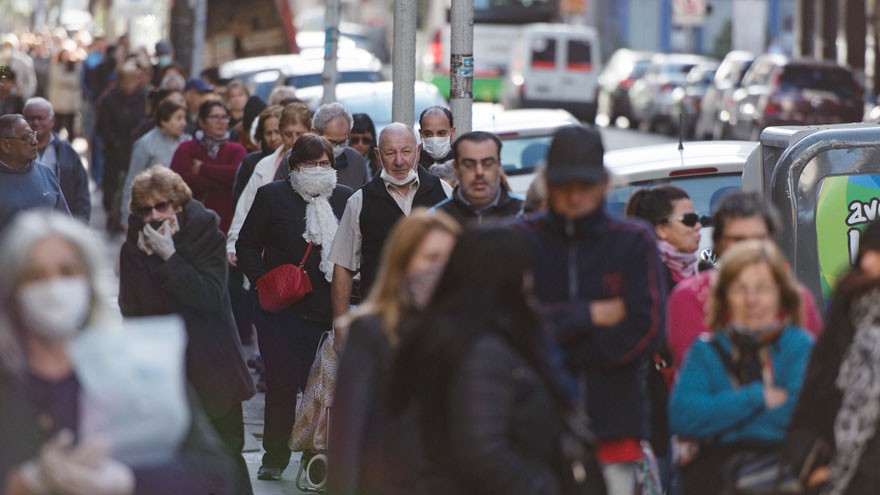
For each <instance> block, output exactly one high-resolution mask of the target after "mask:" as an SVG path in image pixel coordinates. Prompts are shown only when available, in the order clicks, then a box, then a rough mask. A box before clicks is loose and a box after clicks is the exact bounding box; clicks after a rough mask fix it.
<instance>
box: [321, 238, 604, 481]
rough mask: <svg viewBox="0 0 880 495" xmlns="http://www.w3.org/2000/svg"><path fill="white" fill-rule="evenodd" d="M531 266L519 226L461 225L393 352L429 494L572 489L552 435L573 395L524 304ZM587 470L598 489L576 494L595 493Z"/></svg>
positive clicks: (395, 394) (395, 400) (556, 435)
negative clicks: (412, 409) (414, 419)
mask: <svg viewBox="0 0 880 495" xmlns="http://www.w3.org/2000/svg"><path fill="white" fill-rule="evenodd" d="M531 266H532V262H531V255H530V250H529V247H528V244H527V242H526V240H525V239H524V238H523V237H522V235H521V234H520V233H519V232H517V231H515V230H512V229H505V228H501V227H491V228H475V229H472V230H466V231H465V232H464V233H463V234H462V235H461V237H460V238H459V241H458V243H457V244H456V246H455V248H454V249H453V251H452V254H451V255H450V257H449V261H448V263H447V265H446V269H445V271H444V273H443V275H442V277H441V278H440V282H439V284H438V286H437V289H436V291H435V292H434V295H433V296H432V298H431V300H430V302H429V303H428V306H427V308H426V309H425V311H424V313H423V314H422V316H421V317H420V318H419V320H418V322H417V324H416V325H414V326H413V328H412V330H411V331H410V333H409V334H407V335H406V336H405V337H404V338H403V341H402V343H401V345H400V347H399V348H398V351H397V353H396V354H395V359H394V362H393V363H392V368H391V377H392V378H391V384H390V386H389V393H388V394H387V397H388V400H389V401H390V407H391V411H392V413H395V412H401V411H403V410H405V408H406V407H408V405H409V404H410V403H411V402H415V405H416V408H417V410H418V414H419V420H420V427H421V436H422V440H423V442H424V444H425V450H426V456H427V468H426V474H425V475H424V477H425V481H426V483H427V486H428V491H429V493H430V494H431V495H441V494H442V495H453V494H459V493H460V494H464V493H480V494H488V495H491V494H498V495H501V494H505V495H509V494H524V495H525V494H560V493H574V492H569V491H568V490H566V487H570V486H571V483H570V480H571V475H570V474H566V470H567V469H570V467H571V464H570V463H567V462H565V461H564V460H563V459H564V456H563V452H562V448H561V441H560V438H561V436H562V434H563V430H564V428H563V413H564V411H566V410H568V409H569V408H570V407H571V406H572V403H573V400H572V398H570V396H569V395H568V394H567V393H566V392H565V391H564V389H563V381H562V380H561V375H560V374H559V373H557V372H554V371H553V370H554V367H553V366H552V364H551V362H552V361H551V359H550V356H549V353H550V349H551V347H550V344H549V341H548V340H547V339H546V338H545V336H544V334H543V332H542V326H541V323H540V320H539V318H538V316H537V314H536V312H535V310H534V309H533V308H532V305H531V304H530V302H529V299H530V295H529V292H530V288H531V274H530V269H531ZM331 431H332V427H331ZM331 445H332V444H331ZM584 466H585V467H586V468H587V469H589V470H590V471H591V473H590V474H589V475H588V476H587V479H588V483H595V484H596V485H595V486H585V487H584V489H585V491H583V492H577V493H601V492H602V491H603V488H604V485H603V484H602V477H601V476H599V475H598V472H599V467H598V464H597V463H596V461H595V458H593V459H591V461H590V462H589V464H584ZM592 490H597V491H592Z"/></svg>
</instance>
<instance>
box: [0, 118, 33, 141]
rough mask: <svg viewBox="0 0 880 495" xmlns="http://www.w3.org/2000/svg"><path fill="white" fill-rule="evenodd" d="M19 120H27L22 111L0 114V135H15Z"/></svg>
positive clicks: (9, 136) (8, 136)
mask: <svg viewBox="0 0 880 495" xmlns="http://www.w3.org/2000/svg"><path fill="white" fill-rule="evenodd" d="M19 120H24V121H25V122H27V120H25V118H24V115H22V114H20V113H7V114H6V115H3V116H0V137H5V138H11V137H15V129H14V127H15V124H16V123H17V122H18V121H19Z"/></svg>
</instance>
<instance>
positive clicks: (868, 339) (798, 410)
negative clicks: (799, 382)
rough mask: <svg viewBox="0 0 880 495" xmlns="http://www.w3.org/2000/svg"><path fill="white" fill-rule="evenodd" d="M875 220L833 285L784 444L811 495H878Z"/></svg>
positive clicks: (878, 248)
mask: <svg viewBox="0 0 880 495" xmlns="http://www.w3.org/2000/svg"><path fill="white" fill-rule="evenodd" d="M877 308H880V222H874V223H872V224H870V225H868V227H867V228H866V229H865V232H864V233H863V234H862V238H861V241H860V245H859V255H858V259H857V261H856V265H855V266H854V267H853V268H852V270H851V271H850V272H849V273H848V274H847V275H846V276H845V277H844V278H843V279H842V280H841V281H840V282H839V283H838V285H837V293H836V294H835V296H834V299H833V300H832V303H831V306H830V307H829V309H828V316H827V319H826V323H825V331H824V332H823V333H822V334H821V335H819V338H818V340H817V341H816V344H815V345H814V346H813V352H812V354H811V355H810V363H809V365H808V366H807V371H806V374H805V376H804V383H803V387H802V389H801V395H800V398H799V400H798V403H797V406H796V407H795V409H794V413H793V415H792V418H791V424H790V425H789V429H788V435H787V438H786V448H785V452H786V456H787V458H788V460H789V461H790V462H791V463H792V464H793V466H794V468H795V469H794V471H795V473H800V475H801V480H802V481H803V482H804V483H805V485H806V486H807V487H808V488H809V489H810V490H812V491H811V492H810V493H820V492H821V493H833V494H845V495H860V494H866V493H878V492H880V473H878V471H877V466H878V465H880V437H878V435H877V429H878V427H880V421H878V411H880V381H878V380H880V376H878V375H880V362H878V360H877V357H876V356H877V348H878V346H880V313H878V309H877Z"/></svg>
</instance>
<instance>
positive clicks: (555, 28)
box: [501, 24, 602, 122]
mask: <svg viewBox="0 0 880 495" xmlns="http://www.w3.org/2000/svg"><path fill="white" fill-rule="evenodd" d="M601 69H602V62H601V55H600V50H599V36H598V34H597V33H596V30H595V29H593V28H592V27H587V26H573V25H569V24H529V25H527V26H524V27H523V29H522V33H521V34H520V37H519V40H518V41H517V43H516V44H515V45H514V46H513V50H512V52H511V61H510V65H509V69H508V74H507V76H506V77H505V78H504V82H503V84H502V89H501V102H502V103H503V104H504V107H505V108H528V107H533V108H534V107H538V108H541V107H543V108H564V109H566V110H569V111H570V112H572V113H573V114H575V115H577V116H578V117H580V118H581V119H583V120H586V121H588V122H592V121H593V120H594V119H595V117H596V101H597V99H596V97H597V94H598V87H599V85H598V76H599V72H600V71H601Z"/></svg>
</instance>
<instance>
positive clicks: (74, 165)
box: [49, 133, 92, 224]
mask: <svg viewBox="0 0 880 495" xmlns="http://www.w3.org/2000/svg"><path fill="white" fill-rule="evenodd" d="M53 137H54V140H53V141H52V143H51V144H50V145H49V146H52V147H53V148H54V149H55V158H56V163H55V167H54V170H53V171H54V172H55V176H56V177H57V178H58V184H59V185H61V192H62V193H63V194H64V200H65V201H67V207H68V208H70V214H71V215H73V216H74V217H75V218H78V219H79V220H82V221H83V222H84V223H86V224H88V223H89V218H91V214H92V197H91V195H90V193H89V174H88V172H86V169H85V167H83V164H82V160H81V159H80V157H79V154H78V153H77V152H76V150H74V149H73V146H71V145H70V143H69V142H67V141H65V140H63V139H61V138H60V137H58V134H55V133H53Z"/></svg>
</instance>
